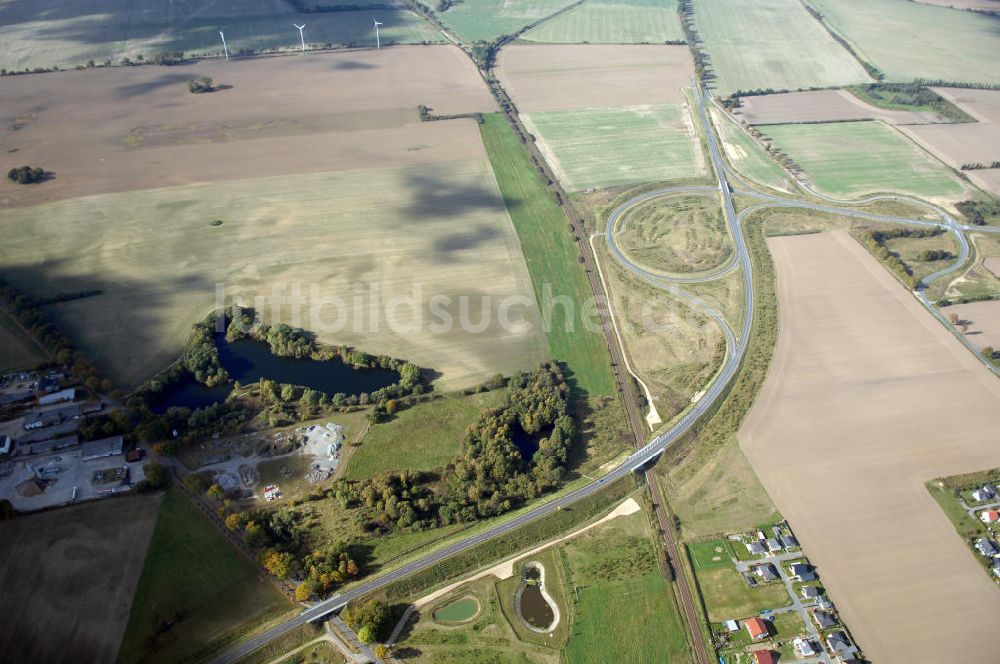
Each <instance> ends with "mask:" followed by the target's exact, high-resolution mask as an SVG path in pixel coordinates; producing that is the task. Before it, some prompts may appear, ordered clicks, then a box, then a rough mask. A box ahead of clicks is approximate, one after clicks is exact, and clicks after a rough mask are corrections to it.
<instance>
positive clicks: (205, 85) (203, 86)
mask: <svg viewBox="0 0 1000 664" xmlns="http://www.w3.org/2000/svg"><path fill="white" fill-rule="evenodd" d="M214 89H215V85H214V82H213V81H212V79H211V78H209V77H208V76H203V77H202V78H199V79H191V80H190V81H188V92H192V93H195V94H200V93H203V92H211V91H212V90H214Z"/></svg>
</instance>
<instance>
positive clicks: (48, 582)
mask: <svg viewBox="0 0 1000 664" xmlns="http://www.w3.org/2000/svg"><path fill="white" fill-rule="evenodd" d="M160 501H161V497H160V496H130V497H126V498H116V499H111V500H105V501H100V502H97V503H93V504H90V505H80V506H77V507H70V508H66V509H61V510H57V511H54V512H46V513H44V514H37V515H34V516H26V517H21V518H18V519H16V520H14V521H11V522H9V523H4V524H0V583H2V585H3V589H4V593H3V606H4V616H3V621H2V622H0V652H2V653H3V657H2V659H3V660H4V661H10V662H16V661H21V662H50V663H53V664H55V663H58V662H67V663H72V664H83V663H90V662H94V663H95V664H96V663H104V662H113V661H114V659H115V656H116V655H117V653H118V645H119V643H120V642H121V638H122V634H123V633H124V632H125V624H126V623H127V622H128V615H129V610H130V609H131V607H132V594H133V593H134V592H135V587H136V584H137V583H138V581H139V574H140V573H141V572H142V566H143V562H144V561H145V559H146V549H147V547H148V546H149V538H150V537H151V536H152V534H153V527H154V526H155V525H156V515H157V511H158V509H159V506H160Z"/></svg>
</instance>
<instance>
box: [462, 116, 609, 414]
mask: <svg viewBox="0 0 1000 664" xmlns="http://www.w3.org/2000/svg"><path fill="white" fill-rule="evenodd" d="M484 120H485V121H484V122H483V124H482V125H481V131H482V137H483V143H484V144H485V146H486V150H487V152H488V153H489V156H490V162H491V163H492V164H493V172H494V173H495V174H496V178H497V182H498V183H499V185H500V191H501V193H502V194H503V199H504V203H505V204H506V205H507V210H508V212H509V213H510V218H511V220H512V221H513V222H514V229H515V230H516V231H517V236H518V238H519V239H520V241H521V250H522V252H523V253H524V258H525V261H526V262H527V264H528V272H529V273H530V274H531V282H532V286H533V287H534V291H535V299H536V301H537V302H538V304H539V307H540V308H541V310H542V318H543V321H544V320H545V319H546V311H547V310H548V311H549V312H550V314H551V315H550V317H549V324H548V328H549V329H548V330H547V334H548V339H549V352H550V353H551V355H552V358H553V359H555V360H556V361H558V362H564V363H565V364H566V365H567V366H568V367H569V370H570V373H569V378H570V380H571V382H573V383H575V387H576V388H577V389H578V390H581V391H583V392H586V393H587V394H588V395H591V396H594V395H598V394H611V393H613V392H614V378H613V377H612V374H611V362H610V359H609V356H608V352H607V348H606V347H605V344H604V338H603V335H602V334H601V333H600V332H596V331H590V330H587V329H584V326H583V324H582V316H583V315H584V312H585V310H584V307H585V304H586V303H588V302H590V301H591V297H592V294H591V292H590V287H589V286H588V284H587V281H586V278H585V277H584V273H583V269H582V268H581V266H580V263H579V261H578V256H579V251H578V249H577V247H576V244H575V243H574V242H573V239H572V235H571V234H570V233H569V232H568V231H567V229H566V225H567V220H566V216H565V215H564V214H563V212H562V210H560V209H559V206H558V205H557V204H556V202H555V200H554V199H553V197H552V194H551V192H550V191H549V190H548V188H547V187H546V186H545V184H544V183H543V182H542V181H541V180H540V179H539V178H538V172H537V171H536V170H535V168H534V166H533V164H532V162H531V159H530V157H529V156H528V152H527V150H526V149H525V148H524V147H523V146H522V145H521V144H520V141H518V138H517V135H516V134H515V133H514V130H513V129H512V128H511V127H510V125H509V124H508V123H507V120H506V118H504V116H503V115H501V114H499V113H495V114H490V115H486V116H485V117H484ZM549 289H551V293H550V294H549V296H548V297H547V296H546V293H547V292H548V291H549ZM562 295H565V296H568V297H569V299H570V300H571V302H572V304H573V307H574V309H575V311H573V312H567V311H566V307H564V306H562V305H561V303H559V302H554V303H552V304H553V305H554V306H551V307H547V305H546V302H547V301H551V300H552V298H553V296H555V297H558V296H562Z"/></svg>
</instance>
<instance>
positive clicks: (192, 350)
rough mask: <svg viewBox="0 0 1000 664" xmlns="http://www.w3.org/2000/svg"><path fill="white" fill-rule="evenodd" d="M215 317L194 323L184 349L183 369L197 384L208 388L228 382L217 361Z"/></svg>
mask: <svg viewBox="0 0 1000 664" xmlns="http://www.w3.org/2000/svg"><path fill="white" fill-rule="evenodd" d="M214 321H215V316H214V315H210V316H209V317H208V318H206V319H205V320H203V321H202V322H200V323H196V324H195V326H194V331H193V332H192V334H191V338H190V339H189V340H188V343H187V347H186V348H185V349H184V355H183V358H182V359H183V363H184V367H185V368H186V369H187V370H188V371H189V372H190V373H191V374H192V375H193V376H194V379H195V380H197V381H198V382H199V383H203V384H205V385H207V386H209V387H214V386H216V385H221V384H222V383H224V382H226V381H227V380H229V372H227V371H226V370H225V369H224V368H223V366H222V362H221V361H220V360H219V348H218V346H216V344H215V334H214V331H213V329H214Z"/></svg>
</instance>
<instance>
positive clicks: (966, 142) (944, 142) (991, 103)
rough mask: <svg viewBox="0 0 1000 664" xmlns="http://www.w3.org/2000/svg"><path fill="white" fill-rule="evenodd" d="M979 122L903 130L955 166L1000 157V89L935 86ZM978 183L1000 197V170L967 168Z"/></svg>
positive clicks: (945, 96) (987, 162)
mask: <svg viewBox="0 0 1000 664" xmlns="http://www.w3.org/2000/svg"><path fill="white" fill-rule="evenodd" d="M934 91H935V92H937V93H938V94H940V95H941V96H942V97H944V98H946V99H947V100H948V101H950V102H952V103H954V104H956V105H958V106H959V107H961V109H962V110H963V111H965V112H966V113H968V114H969V115H971V116H973V117H975V118H976V119H977V120H979V122H976V123H968V124H956V125H939V126H926V127H916V126H914V127H905V128H903V129H902V131H903V132H904V133H905V134H906V135H908V136H910V137H911V138H912V139H913V140H914V141H916V142H917V143H919V144H920V145H922V146H923V147H925V148H926V149H927V150H929V151H930V152H932V153H933V154H934V155H935V156H937V157H938V158H939V159H941V160H942V161H944V162H945V163H946V164H948V165H949V166H951V167H953V168H961V167H962V164H973V163H977V162H978V163H982V164H986V165H989V164H992V163H993V162H994V161H998V160H1000V91H997V90H964V89H960V88H934ZM965 174H966V175H967V176H968V177H969V179H970V180H972V181H973V182H974V183H976V184H977V185H979V186H980V187H982V188H983V189H985V190H986V191H989V192H990V193H992V194H993V195H994V196H1000V169H995V168H993V169H981V170H970V171H966V172H965Z"/></svg>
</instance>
